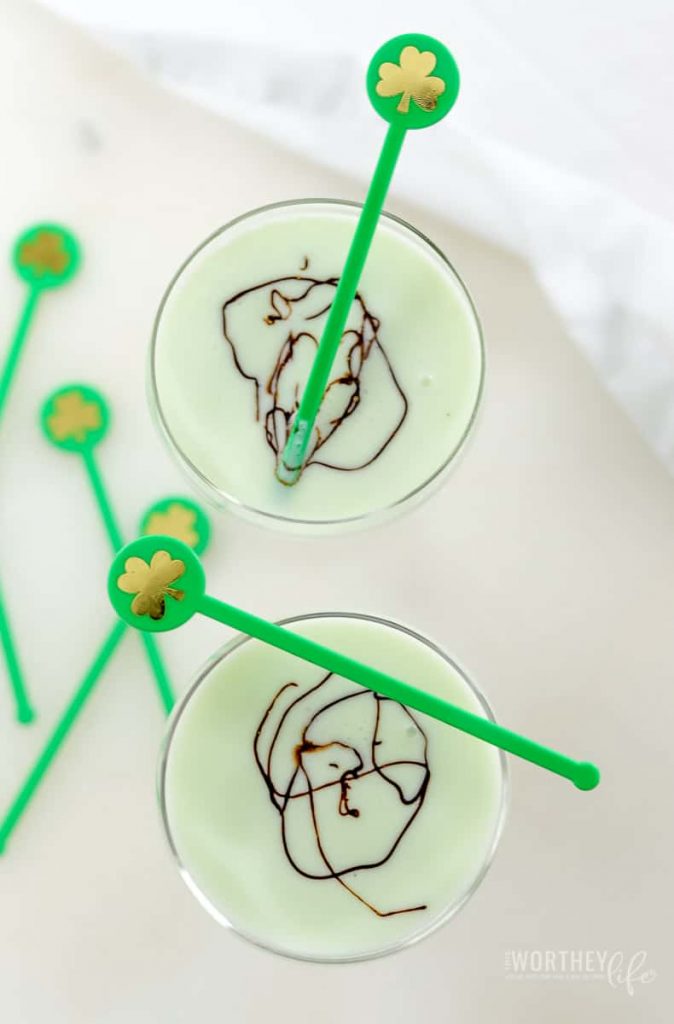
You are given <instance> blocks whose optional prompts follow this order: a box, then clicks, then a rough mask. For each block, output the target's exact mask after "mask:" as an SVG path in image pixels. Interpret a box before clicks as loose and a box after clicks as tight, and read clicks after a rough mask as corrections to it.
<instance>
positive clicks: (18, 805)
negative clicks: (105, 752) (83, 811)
mask: <svg viewBox="0 0 674 1024" xmlns="http://www.w3.org/2000/svg"><path fill="white" fill-rule="evenodd" d="M125 632H126V626H125V624H124V623H123V622H117V623H115V625H114V627H113V628H112V630H111V631H110V633H109V634H108V636H107V637H106V639H105V641H104V643H103V645H102V646H101V648H100V650H99V652H98V654H97V655H96V657H95V658H94V660H93V661H92V663H91V665H90V666H89V668H88V669H87V672H86V673H85V676H84V678H83V679H82V682H81V683H80V685H79V686H78V687H77V689H76V690H75V693H74V694H73V696H72V698H71V700H70V702H69V703H68V705H67V707H66V709H65V711H64V712H63V714H62V715H61V717H60V719H59V720H58V722H57V723H56V726H55V728H54V731H53V732H52V734H51V736H50V737H49V739H48V740H47V742H46V743H45V745H44V747H43V748H42V750H41V752H40V754H39V755H38V757H37V760H36V761H35V763H34V764H33V767H32V768H31V769H30V771H29V772H28V775H27V776H26V778H25V780H24V782H23V784H22V786H21V788H20V789H19V791H18V793H17V794H16V796H15V797H14V800H13V801H12V804H11V806H10V808H9V810H8V811H7V814H6V815H5V817H4V818H3V820H2V821H1V822H0V853H3V851H4V849H5V846H6V844H7V840H8V839H9V837H10V835H11V834H12V832H13V831H14V829H15V828H16V826H17V825H18V823H19V821H20V819H21V817H22V815H23V814H24V812H25V811H26V808H27V807H28V804H29V803H30V801H31V799H32V797H33V796H34V794H35V791H36V789H37V788H38V786H39V785H40V783H41V782H42V780H43V779H44V776H45V774H46V772H47V770H48V768H49V766H50V764H51V763H52V761H53V760H54V758H55V757H56V755H57V753H58V752H59V750H60V749H61V747H62V746H63V743H64V742H65V740H66V737H67V736H68V733H69V732H70V730H71V729H72V727H73V726H74V724H75V722H76V721H77V719H78V717H79V715H80V714H81V712H82V710H83V708H84V705H85V704H86V702H87V700H88V699H89V697H90V696H91V694H92V693H93V691H94V687H95V686H96V683H97V682H98V680H99V679H100V676H101V673H102V672H103V669H104V667H105V665H106V664H107V663H108V661H109V660H110V658H111V657H112V655H113V654H114V652H115V650H116V649H117V647H118V645H119V642H120V640H121V639H122V637H123V636H124V634H125Z"/></svg>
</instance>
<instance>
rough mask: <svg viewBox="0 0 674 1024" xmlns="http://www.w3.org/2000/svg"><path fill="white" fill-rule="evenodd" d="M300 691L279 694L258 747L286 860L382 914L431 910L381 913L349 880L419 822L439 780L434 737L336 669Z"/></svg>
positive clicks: (386, 857)
mask: <svg viewBox="0 0 674 1024" xmlns="http://www.w3.org/2000/svg"><path fill="white" fill-rule="evenodd" d="M297 687H298V684H297V683H294V682H290V683H286V684H285V685H284V686H282V687H281V689H280V690H279V691H278V692H277V693H276V695H275V696H274V698H273V699H272V701H271V703H270V704H269V706H268V708H267V710H266V711H265V713H264V716H263V718H262V720H261V722H260V724H259V726H258V729H257V731H256V733H255V740H254V743H253V753H254V757H255V761H256V764H257V766H258V769H259V770H260V773H261V775H262V778H263V779H264V782H265V785H266V787H267V792H268V794H269V798H270V800H271V802H272V804H273V806H274V808H275V809H276V811H277V812H278V813H279V815H280V817H281V840H282V844H283V849H284V852H285V855H286V857H287V858H288V861H289V862H290V864H291V865H292V866H293V868H294V869H295V870H296V871H297V872H298V873H299V874H300V875H302V876H303V877H304V878H308V879H315V880H320V881H324V880H326V879H332V880H334V881H336V882H338V883H339V885H341V886H342V887H343V888H344V889H345V890H346V891H347V892H348V893H350V894H351V896H353V897H354V898H355V899H356V900H358V901H359V902H360V903H362V904H363V905H364V906H365V907H367V908H368V909H369V910H370V911H372V913H373V914H376V915H377V917H392V916H394V915H396V914H408V913H413V912H415V911H418V910H425V909H427V907H426V905H425V904H419V905H415V906H409V907H407V906H406V907H400V908H397V909H393V910H382V909H380V908H378V907H377V906H375V905H374V903H373V902H372V901H371V900H368V899H366V898H365V896H363V895H362V894H361V893H360V892H358V891H356V888H355V887H354V884H355V880H354V878H349V881H347V880H346V878H347V876H354V875H355V873H356V872H366V871H374V870H375V869H377V868H379V867H381V866H382V865H383V864H386V863H388V862H389V861H390V860H391V858H392V857H393V855H394V854H395V852H396V850H397V849H398V847H399V846H400V843H401V842H402V840H403V838H404V836H405V835H406V833H407V832H408V831H409V830H410V828H411V827H412V825H413V824H414V821H415V820H416V818H417V815H418V814H419V811H420V810H421V808H422V806H423V803H424V800H425V797H426V792H427V789H428V784H429V781H430V777H431V772H430V767H429V763H428V738H427V736H426V734H425V733H424V731H423V729H422V728H421V726H420V725H419V723H418V722H417V720H416V719H415V718H414V716H413V715H412V713H411V712H410V711H409V710H408V709H407V708H406V707H404V706H403V705H402V704H398V703H397V702H395V701H391V700H389V699H388V698H385V697H381V696H379V695H378V694H375V693H370V692H369V691H367V690H360V689H359V690H356V691H354V690H353V689H352V687H351V685H350V684H346V683H345V681H344V680H342V679H339V677H335V676H333V675H332V673H329V674H328V675H326V676H324V677H323V678H322V679H321V680H320V681H319V682H318V683H317V684H316V685H315V686H313V687H311V688H310V689H308V690H306V691H305V692H304V693H302V694H300V695H299V696H297V697H293V692H292V691H293V690H294V689H296V688H297ZM345 691H346V692H345ZM354 701H357V702H358V708H357V712H356V713H355V714H354V710H355V708H354V705H353V703H352V702H354ZM345 712H346V715H345ZM375 814H376V816H377V827H376V828H373V827H372V821H371V817H370V816H373V815H375ZM359 826H360V827H359ZM363 884H364V885H365V887H367V880H366V879H365V881H364V883H363ZM358 887H359V888H362V886H361V885H360V884H359V886H358Z"/></svg>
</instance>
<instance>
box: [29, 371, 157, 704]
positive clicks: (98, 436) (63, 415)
mask: <svg viewBox="0 0 674 1024" xmlns="http://www.w3.org/2000/svg"><path fill="white" fill-rule="evenodd" d="M109 422H110V413H109V410H108V406H107V403H106V402H105V399H104V398H103V396H102V395H101V394H100V393H99V392H98V391H95V390H94V389H93V388H90V387H88V386H86V385H84V384H66V385H65V386H64V387H62V388H59V389H58V391H55V392H53V394H51V395H50V396H49V398H48V399H47V401H46V402H45V403H44V405H43V407H42V416H41V424H42V429H43V431H44V433H45V436H46V437H47V440H48V441H50V442H51V443H52V444H54V445H56V446H57V447H58V448H62V449H63V450H64V451H68V452H73V453H75V454H77V455H80V456H81V457H82V460H83V462H84V468H85V470H86V473H87V478H88V480H89V482H90V484H91V489H92V491H93V493H94V498H95V500H96V506H97V508H98V511H99V513H100V516H101V519H102V521H103V525H104V527H105V532H106V533H107V535H108V540H109V541H110V546H111V548H112V552H113V554H114V553H115V552H116V551H118V550H119V549H120V548H121V547H122V545H123V543H124V541H123V539H122V533H121V530H120V529H119V525H118V523H117V517H116V516H115V513H114V510H113V508H112V502H111V501H110V497H109V495H108V492H107V488H106V487H105V483H104V482H103V477H102V476H101V472H100V469H99V467H98V463H97V461H96V455H95V449H96V446H97V445H98V444H99V443H100V442H101V441H102V439H103V438H104V437H105V434H106V432H107V429H108V425H109ZM148 640H149V643H148V642H147V641H148ZM143 646H144V648H145V653H146V656H147V659H148V663H149V665H150V670H151V672H152V675H153V677H154V680H155V683H156V686H157V692H158V693H159V699H160V700H161V703H162V706H163V707H164V709H165V710H166V711H167V712H168V711H170V710H171V708H172V707H173V705H174V704H175V695H174V693H173V689H172V687H171V682H170V680H169V677H168V673H167V671H166V668H165V666H164V661H163V659H162V656H161V653H160V652H159V650H158V649H157V645H156V643H155V642H154V640H153V639H152V637H147V640H146V641H145V642H144V644H143Z"/></svg>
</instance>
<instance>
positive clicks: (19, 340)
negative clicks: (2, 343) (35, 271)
mask: <svg viewBox="0 0 674 1024" xmlns="http://www.w3.org/2000/svg"><path fill="white" fill-rule="evenodd" d="M41 294H42V289H41V288H31V289H30V291H29V292H28V295H27V296H26V302H25V304H24V307H23V309H22V311H21V316H20V317H19V322H18V324H17V326H16V330H15V332H14V337H13V338H12V340H11V342H10V345H9V351H8V352H7V356H6V358H5V364H4V366H3V368H2V373H1V374H0V417H2V414H3V413H4V411H5V405H6V404H7V396H8V395H9V389H10V388H11V386H12V383H13V381H14V374H15V373H16V370H17V367H18V365H19V359H20V358H21V353H22V352H23V349H24V346H25V344H26V339H27V337H28V328H29V327H30V325H31V323H32V320H33V315H34V313H35V310H36V309H37V303H38V299H39V298H40V295H41Z"/></svg>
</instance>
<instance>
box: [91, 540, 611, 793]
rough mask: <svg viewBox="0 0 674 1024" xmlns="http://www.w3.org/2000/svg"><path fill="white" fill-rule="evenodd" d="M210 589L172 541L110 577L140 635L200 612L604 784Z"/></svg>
mask: <svg viewBox="0 0 674 1024" xmlns="http://www.w3.org/2000/svg"><path fill="white" fill-rule="evenodd" d="M205 588H206V580H205V576H204V570H203V568H202V565H201V562H200V561H199V559H198V557H197V556H196V555H195V554H194V552H193V551H192V550H191V549H190V548H188V547H187V546H186V545H185V544H181V543H180V542H179V541H176V540H175V539H174V538H171V537H161V536H158V537H143V538H141V539H140V540H137V541H134V542H133V543H132V544H128V545H127V546H126V547H125V548H123V549H122V550H121V551H119V552H118V553H117V555H116V557H115V560H114V562H113V564H112V567H111V570H110V574H109V577H108V593H109V595H110V600H111V602H112V604H113V607H114V608H115V611H116V612H117V614H118V615H119V616H120V617H121V618H122V619H123V620H124V622H126V623H127V624H128V625H130V626H134V627H135V628H136V629H141V630H146V631H149V632H163V631H165V630H169V629H175V628H176V627H178V626H181V625H183V623H185V622H187V621H188V620H189V619H190V618H191V617H192V616H193V615H195V614H196V613H199V614H201V615H206V616H208V618H211V619H215V620H216V621H217V622H222V623H223V624H224V625H226V626H231V627H232V628H233V629H237V630H240V631H241V632H242V633H246V634H248V636H252V637H256V638H257V639H258V640H262V641H263V643H267V644H271V645H272V646H273V647H278V648H280V649H281V650H283V651H287V652H288V653H289V654H294V655H295V656H296V657H298V658H303V659H304V660H305V661H309V662H311V663H312V664H314V665H319V666H320V667H321V668H323V669H325V670H326V671H328V672H335V673H336V674H337V675H340V676H344V677H345V678H346V679H351V680H353V682H355V683H359V684H360V685H361V686H365V687H367V688H368V689H370V690H373V691H375V692H376V693H380V694H382V695H383V696H384V697H389V698H390V699H391V700H395V701H399V702H400V703H401V704H405V705H407V706H408V707H410V708H414V709H415V710H416V711H421V712H422V713H423V714H426V715H430V716H431V717H433V718H437V719H439V720H440V721H441V722H445V723H446V724H447V725H451V726H453V727H454V728H455V729H461V730H462V731H463V732H466V733H468V734H470V735H471V736H475V737H477V738H478V739H480V740H484V741H485V742H486V743H491V744H492V745H493V746H495V747H499V748H501V749H502V750H507V751H508V752H509V753H511V754H515V755H516V756H517V757H521V758H523V759H524V760H526V761H530V762H531V763H532V764H536V765H538V766H539V767H541V768H546V769H547V770H548V771H550V772H554V773H555V774H557V775H562V776H563V777H564V778H567V779H570V780H571V782H573V783H574V785H575V786H577V787H578V789H594V787H595V786H596V785H597V784H598V782H599V771H598V769H597V768H596V767H595V765H593V764H590V763H588V762H586V761H575V760H574V759H573V758H570V757H566V756H565V755H564V754H560V753H558V752H557V751H556V750H551V749H550V748H549V747H544V746H542V745H541V744H540V743H536V742H535V741H534V740H531V739H528V738H527V737H526V736H520V735H519V734H518V733H515V732H512V731H511V730H510V729H505V728H504V727H503V726H501V725H497V723H496V722H492V721H491V720H490V719H487V718H483V717H481V716H480V715H474V714H472V713H471V712H469V711H466V710H464V709H463V708H460V707H457V706H456V705H454V704H450V703H449V702H448V701H446V700H442V698H440V697H437V696H435V695H434V694H430V693H426V692H425V691H424V690H420V689H418V688H417V687H416V686H412V685H411V684H410V683H407V682H403V681H402V680H401V679H396V678H395V676H390V675H387V674H386V673H384V672H380V671H379V670H378V669H375V668H372V667H371V666H369V665H364V664H363V663H362V662H359V661H356V660H355V659H354V658H350V657H348V656H347V655H345V654H341V653H339V652H338V651H333V650H331V649H330V648H329V647H324V646H323V645H322V644H318V643H316V642H315V641H314V640H309V639H307V638H306V637H303V636H298V635H297V634H296V633H293V632H292V631H291V630H288V629H285V628H284V627H283V626H278V625H276V624H275V623H273V622H268V621H267V620H266V619H261V618H258V616H256V615H252V614H251V613H250V612H245V611H242V610H241V609H240V608H236V607H234V605H230V604H226V603H225V602H224V601H218V600H216V599H215V598H214V597H209V596H208V595H207V594H206V592H205Z"/></svg>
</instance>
